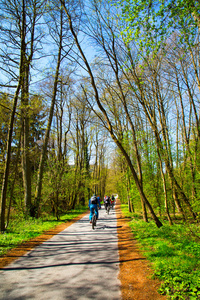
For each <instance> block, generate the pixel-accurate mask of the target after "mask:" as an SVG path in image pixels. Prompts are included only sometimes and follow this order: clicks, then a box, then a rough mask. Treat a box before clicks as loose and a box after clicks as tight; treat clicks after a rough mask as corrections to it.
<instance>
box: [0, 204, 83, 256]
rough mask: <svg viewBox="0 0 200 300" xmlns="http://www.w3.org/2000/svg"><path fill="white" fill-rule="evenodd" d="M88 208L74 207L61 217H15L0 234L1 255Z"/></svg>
mask: <svg viewBox="0 0 200 300" xmlns="http://www.w3.org/2000/svg"><path fill="white" fill-rule="evenodd" d="M86 210H87V208H86V207H82V208H78V209H74V210H72V211H70V212H68V213H67V214H65V215H62V216H61V217H60V220H59V221H57V219H56V217H53V216H48V217H47V216H46V217H45V218H39V219H33V218H28V219H24V217H23V216H18V217H16V216H15V218H13V219H12V220H11V222H10V224H9V227H8V228H7V230H6V231H5V233H2V234H0V255H3V254H5V253H6V252H7V251H8V250H10V249H12V248H14V247H16V246H17V245H19V244H21V243H22V242H25V241H28V240H30V239H31V238H35V237H37V236H39V235H40V234H42V233H43V232H45V231H47V230H49V229H52V228H55V227H56V226H57V225H60V224H62V223H65V222H67V221H70V220H72V219H73V218H75V217H77V216H78V215H80V214H81V213H83V212H85V211H86Z"/></svg>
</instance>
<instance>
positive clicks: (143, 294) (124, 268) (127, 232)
mask: <svg viewBox="0 0 200 300" xmlns="http://www.w3.org/2000/svg"><path fill="white" fill-rule="evenodd" d="M115 209H116V216H117V233H118V248H119V260H120V271H119V280H120V281H121V299H122V300H129V299H131V300H165V299H167V297H166V296H163V295H160V294H159V293H158V288H159V286H160V284H161V282H160V281H159V280H154V279H151V276H152V269H151V267H150V263H149V262H148V261H147V259H146V258H145V257H144V256H143V255H142V253H141V251H140V250H139V246H138V243H137V241H136V240H135V239H134V237H133V234H132V232H131V228H130V226H129V225H128V220H127V219H125V218H124V217H123V215H122V212H121V208H120V201H117V203H116V206H115Z"/></svg>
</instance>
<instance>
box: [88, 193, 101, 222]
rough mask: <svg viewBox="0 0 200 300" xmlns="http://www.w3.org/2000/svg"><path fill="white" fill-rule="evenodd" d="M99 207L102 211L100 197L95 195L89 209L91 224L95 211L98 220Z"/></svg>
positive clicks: (91, 199)
mask: <svg viewBox="0 0 200 300" xmlns="http://www.w3.org/2000/svg"><path fill="white" fill-rule="evenodd" d="M98 206H99V209H101V203H100V197H97V196H96V195H95V194H94V195H93V196H92V197H91V198H90V200H89V204H88V207H89V209H90V215H89V220H90V223H92V215H93V211H95V215H96V217H97V219H98V217H99V211H98Z"/></svg>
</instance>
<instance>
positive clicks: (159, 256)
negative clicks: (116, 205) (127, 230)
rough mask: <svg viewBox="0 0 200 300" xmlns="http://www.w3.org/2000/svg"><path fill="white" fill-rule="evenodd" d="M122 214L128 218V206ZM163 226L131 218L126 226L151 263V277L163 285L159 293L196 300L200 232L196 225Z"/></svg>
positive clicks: (199, 285)
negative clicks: (152, 275)
mask: <svg viewBox="0 0 200 300" xmlns="http://www.w3.org/2000/svg"><path fill="white" fill-rule="evenodd" d="M122 210H123V213H124V214H125V215H126V216H129V217H130V213H129V212H128V208H127V205H126V206H125V205H123V206H122ZM162 222H163V223H164V226H163V227H161V228H160V229H158V228H157V227H156V225H155V224H154V223H153V222H150V223H145V222H143V221H141V220H138V219H137V218H136V217H135V216H132V221H131V222H130V223H129V224H130V226H131V229H132V232H133V234H134V237H135V238H136V239H137V240H138V241H139V244H140V247H141V250H142V251H143V253H144V255H145V256H146V257H147V258H148V260H150V261H151V263H152V268H153V269H154V276H155V277H157V278H159V279H160V280H161V281H162V284H161V287H160V290H159V291H160V293H161V294H166V295H168V297H169V299H185V300H187V299H188V300H190V299H199V298H198V297H199V296H200V243H199V241H200V228H199V226H198V225H197V224H192V225H186V224H183V225H180V224H175V225H173V226H169V225H168V223H166V222H165V221H162Z"/></svg>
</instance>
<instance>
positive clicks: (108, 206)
mask: <svg viewBox="0 0 200 300" xmlns="http://www.w3.org/2000/svg"><path fill="white" fill-rule="evenodd" d="M105 209H106V212H107V214H108V215H109V211H110V204H108V203H106V204H105Z"/></svg>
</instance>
